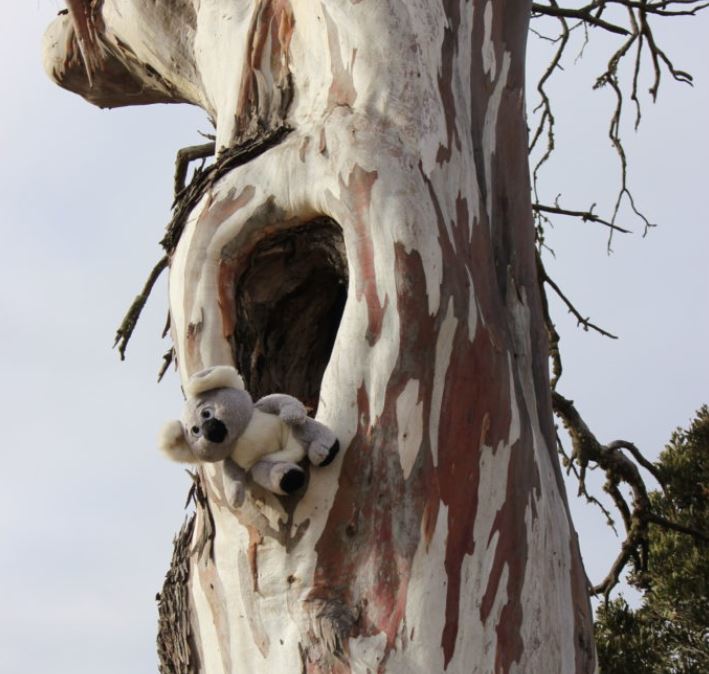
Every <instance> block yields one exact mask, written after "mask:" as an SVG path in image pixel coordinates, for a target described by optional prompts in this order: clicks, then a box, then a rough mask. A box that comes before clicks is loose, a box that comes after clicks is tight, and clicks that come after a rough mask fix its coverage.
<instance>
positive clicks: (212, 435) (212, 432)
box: [202, 417, 227, 442]
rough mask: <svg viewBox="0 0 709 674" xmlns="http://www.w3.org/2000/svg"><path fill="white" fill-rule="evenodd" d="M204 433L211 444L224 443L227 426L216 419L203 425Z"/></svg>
mask: <svg viewBox="0 0 709 674" xmlns="http://www.w3.org/2000/svg"><path fill="white" fill-rule="evenodd" d="M202 432H203V433H204V437H205V438H207V440H209V442H224V438H226V435H227V430H226V426H225V425H224V424H223V423H222V422H221V421H219V419H215V418H214V417H212V418H211V419H207V421H205V422H204V423H203V424H202Z"/></svg>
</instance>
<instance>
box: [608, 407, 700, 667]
mask: <svg viewBox="0 0 709 674" xmlns="http://www.w3.org/2000/svg"><path fill="white" fill-rule="evenodd" d="M658 468H659V469H660V474H661V476H662V478H663V482H664V484H665V490H664V492H663V491H655V492H652V493H651V495H650V499H651V503H652V507H653V511H654V512H655V513H656V514H658V515H661V516H662V517H664V518H666V519H668V520H671V521H673V522H676V523H678V524H681V525H683V526H685V527H691V528H692V529H695V530H698V531H702V532H706V530H707V522H709V507H708V506H707V502H708V501H709V498H708V497H709V407H707V406H704V407H702V408H701V409H700V410H699V411H698V412H697V416H696V418H695V419H694V421H693V423H692V425H691V427H690V428H689V429H688V430H686V431H684V430H679V429H678V430H677V431H675V433H674V434H673V436H672V439H671V440H670V443H669V444H668V445H667V447H666V448H665V450H664V451H663V452H662V454H660V458H659V461H658ZM649 538H650V556H649V568H648V571H647V572H646V573H643V574H636V575H634V576H631V578H630V583H631V584H632V585H634V586H635V587H637V588H638V589H639V590H640V591H641V592H642V604H641V606H640V607H639V608H638V609H637V610H632V609H631V608H630V607H629V606H628V604H627V602H626V601H625V600H624V599H623V598H622V597H619V598H618V599H615V600H613V601H611V602H609V603H608V604H607V605H606V604H602V605H601V606H599V608H598V610H597V612H596V624H595V636H596V645H597V649H598V659H599V665H600V671H601V674H707V672H709V554H707V553H708V550H707V546H706V544H703V543H701V542H698V541H697V540H696V539H695V538H693V537H692V536H689V535H687V534H684V533H680V532H677V531H673V530H669V529H666V528H663V527H660V526H657V525H653V526H652V527H651V529H650V537H649Z"/></svg>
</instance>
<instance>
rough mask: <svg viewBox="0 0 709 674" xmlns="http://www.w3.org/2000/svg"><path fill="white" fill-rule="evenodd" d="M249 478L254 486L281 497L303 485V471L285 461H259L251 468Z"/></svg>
mask: <svg viewBox="0 0 709 674" xmlns="http://www.w3.org/2000/svg"><path fill="white" fill-rule="evenodd" d="M251 477H252V478H253V480H254V482H256V484H259V485H261V486H262V487H264V488H266V489H268V490H269V491H271V492H273V493H274V494H280V495H281V496H285V495H286V494H292V493H293V492H294V491H297V490H298V489H300V488H301V487H302V486H303V485H304V484H305V471H304V470H303V469H302V468H301V467H300V466H299V465H297V464H295V463H289V462H287V461H278V462H274V463H271V462H269V461H259V462H258V463H257V464H255V465H254V466H252V468H251Z"/></svg>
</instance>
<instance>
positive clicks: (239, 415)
mask: <svg viewBox="0 0 709 674" xmlns="http://www.w3.org/2000/svg"><path fill="white" fill-rule="evenodd" d="M185 393H186V394H187V396H188V398H187V403H186V405H185V412H184V414H183V416H182V421H181V422H180V421H171V422H169V423H168V424H167V425H166V426H165V427H164V428H163V430H162V433H161V436H160V443H159V444H160V448H161V449H162V450H163V451H164V452H165V453H166V454H167V455H168V456H169V457H170V458H171V459H173V460H174V461H181V462H186V463H195V462H197V461H207V462H214V461H222V460H224V459H226V458H227V457H228V456H229V455H230V454H231V453H232V451H233V449H234V443H235V442H236V441H237V440H238V439H239V436H241V434H242V433H243V432H244V430H245V429H246V427H247V426H248V424H249V421H251V416H252V414H253V407H254V405H253V401H252V399H251V396H250V395H249V394H248V393H247V392H246V391H244V385H243V382H242V380H241V377H240V376H239V373H238V372H237V371H236V370H235V369H234V368H233V367H230V366H225V365H220V366H217V367H211V368H208V369H207V370H202V371H201V372H198V373H196V374H195V375H193V376H192V377H191V378H190V380H189V382H188V384H187V386H185Z"/></svg>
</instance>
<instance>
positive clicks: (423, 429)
mask: <svg viewBox="0 0 709 674" xmlns="http://www.w3.org/2000/svg"><path fill="white" fill-rule="evenodd" d="M80 4H81V3H72V5H77V7H78V6H79V5H80ZM94 7H95V16H94V17H93V20H92V21H91V14H90V13H89V15H88V19H87V21H89V23H91V25H92V26H93V29H92V30H93V33H91V31H89V32H88V33H87V34H89V33H91V34H93V35H94V36H95V50H96V54H95V58H94V61H95V63H94V65H93V67H92V83H91V84H89V81H88V78H87V76H86V71H85V70H83V69H82V68H83V62H82V60H81V58H80V55H79V47H80V44H79V42H78V40H77V38H76V34H77V33H76V31H78V34H79V35H81V31H82V28H81V22H78V21H77V20H76V11H75V15H74V24H72V23H71V17H60V18H59V19H58V21H57V23H56V24H55V25H54V26H53V27H52V28H51V29H50V31H49V33H48V38H47V46H46V61H47V67H48V70H49V71H50V73H53V76H54V77H55V79H57V81H58V82H59V83H60V84H62V85H63V86H67V87H68V88H71V89H73V90H75V91H77V92H78V93H80V94H82V95H83V96H85V97H86V98H88V99H89V100H91V101H92V102H95V103H98V104H105V105H117V104H132V103H149V102H153V101H155V100H172V101H188V102H192V103H195V104H197V105H201V106H202V107H203V108H204V109H205V110H207V112H208V113H209V114H210V115H211V117H212V118H213V119H214V120H215V123H216V135H217V140H216V145H217V148H218V149H219V148H228V147H231V146H233V145H234V144H238V143H240V142H242V141H244V140H247V139H253V138H258V137H259V135H260V134H263V133H265V132H266V131H267V130H273V129H274V128H277V127H279V126H281V125H287V126H288V127H289V128H290V129H292V131H291V132H290V133H288V134H287V135H285V136H284V137H283V140H282V141H281V142H280V143H279V144H277V145H276V146H275V147H272V148H270V149H268V150H267V151H265V152H263V153H262V154H260V155H259V156H258V157H256V158H255V159H253V160H252V161H250V162H248V163H246V164H244V165H243V166H240V167H238V168H235V169H234V170H232V171H230V172H229V173H227V174H226V175H225V176H223V177H222V178H221V179H220V180H219V181H217V182H216V183H214V184H213V185H212V186H211V187H210V188H209V189H208V190H207V192H206V193H205V194H204V196H203V198H202V199H201V201H200V202H199V204H198V206H197V207H196V208H195V209H194V210H193V211H192V213H191V214H190V216H189V218H188V220H187V222H186V225H185V228H184V231H183V232H182V234H181V237H180V239H179V243H178V244H177V247H176V249H175V250H174V254H173V255H172V257H171V262H170V312H171V319H172V336H173V340H174V343H175V348H176V354H177V359H178V363H179V367H180V374H181V377H182V379H183V382H184V381H185V380H186V378H187V377H189V375H190V374H191V373H193V372H195V371H197V370H199V369H201V368H203V367H206V366H210V365H217V364H227V363H234V364H236V365H237V366H238V367H239V368H240V370H241V371H242V373H243V374H244V375H245V379H246V381H247V387H249V388H251V389H252V391H254V392H255V393H256V394H257V395H260V394H263V393H268V392H270V391H272V390H280V391H284V392H287V393H291V394H294V395H297V396H300V397H301V398H303V399H304V400H306V401H307V402H309V403H310V404H311V406H313V407H317V418H318V419H319V420H320V421H322V422H324V423H326V424H327V425H329V426H330V427H331V428H332V429H333V430H334V431H335V432H336V433H337V435H338V437H339V440H340V443H341V446H342V448H343V451H342V452H341V453H340V456H339V457H338V458H337V460H336V461H335V462H334V463H333V464H332V465H331V466H329V467H327V468H322V469H315V468H314V469H311V470H310V474H309V482H308V484H307V488H306V489H305V490H304V492H302V493H300V494H298V495H297V496H295V497H289V498H279V497H276V496H274V495H272V494H268V493H266V492H264V491H263V490H260V489H259V488H258V487H256V486H254V487H253V489H252V490H251V491H250V493H249V495H248V496H247V499H246V502H245V503H244V505H243V506H242V507H240V508H239V509H237V510H234V509H231V508H230V507H229V506H228V505H227V503H226V501H225V499H224V494H223V485H222V467H221V464H216V465H208V466H204V467H203V468H202V469H201V470H200V476H201V477H200V478H199V479H198V482H197V484H196V486H195V490H196V495H197V499H196V500H197V518H196V521H195V522H194V524H193V525H192V526H191V527H189V528H188V529H186V530H185V531H183V533H182V535H181V537H180V544H181V547H180V546H179V545H178V549H181V550H182V551H183V553H182V556H181V557H180V558H179V559H178V560H177V563H176V565H175V564H173V573H172V574H171V576H170V578H169V579H168V580H170V579H172V581H171V582H172V585H170V586H169V587H168V588H167V589H169V590H170V593H169V596H171V597H173V600H171V601H172V603H173V604H175V603H177V604H180V605H182V602H183V600H182V599H181V597H183V596H184V597H187V598H188V604H189V608H188V610H187V611H186V612H185V611H182V613H180V611H179V610H175V611H174V612H173V613H174V619H170V617H169V615H170V611H171V610H172V609H170V607H169V606H167V607H166V606H165V601H163V617H164V621H163V622H165V623H167V624H168V626H167V627H166V626H165V625H163V626H162V629H161V637H160V639H161V659H162V667H163V671H165V672H169V671H177V672H191V671H194V672H208V673H209V674H221V673H222V672H224V673H229V674H231V673H236V672H249V673H255V672H299V671H307V672H313V673H315V672H350V671H351V672H370V671H371V672H421V673H426V674H429V673H431V672H443V671H444V670H445V671H447V672H456V673H457V672H504V673H508V672H523V673H526V674H529V673H535V672H539V673H542V672H543V673H545V674H546V673H553V672H563V673H567V672H577V673H579V674H580V673H584V674H586V673H590V672H592V671H593V670H594V654H593V645H592V641H591V635H592V632H591V617H590V609H589V603H588V599H587V594H586V591H587V587H586V577H585V574H584V571H583V568H582V565H581V562H580V557H579V552H578V546H577V541H576V535H575V532H574V530H573V527H572V525H571V524H570V521H569V516H568V509H567V505H566V501H565V496H564V491H563V486H562V483H561V478H560V472H559V467H558V462H557V458H556V454H555V445H554V427H553V423H552V413H551V405H550V397H549V386H548V374H547V358H546V353H547V347H546V334H545V330H544V325H543V320H542V314H541V306H540V298H539V291H538V283H537V277H536V268H535V258H534V240H533V228H532V218H531V206H530V196H529V175H528V168H527V129H526V125H525V116H524V51H525V44H526V35H527V29H528V19H529V6H528V5H526V4H524V3H518V2H512V1H504V0H495V1H488V2H485V1H473V2H464V1H462V0H459V1H456V0H444V1H440V2H431V1H430V0H419V1H414V0H412V1H410V2H406V3H402V2H395V1H394V0H327V1H325V0H323V1H322V2H314V1H312V0H308V1H305V0H290V1H289V0H262V1H260V2H259V1H254V0H249V1H246V0H241V1H229V2H227V1H226V0H209V1H204V0H203V1H202V2H195V3H194V5H193V3H191V2H188V1H187V0H183V1H182V2H155V3H143V2H119V1H118V0H113V1H111V0H105V1H104V2H102V3H98V4H97V5H95V6H94ZM119 10H120V11H119ZM77 11H78V10H77ZM84 18H86V17H84ZM74 26H76V27H74ZM83 30H85V31H88V29H86V28H85V29H83ZM87 44H88V41H87V40H86V39H85V40H84V51H87V50H89V47H87V46H86V45H87ZM118 72H120V73H122V74H121V75H120V77H118V76H117V75H116V73H118ZM121 78H122V79H121ZM136 92H137V93H136ZM345 289H346V295H345ZM345 300H346V301H345ZM156 421H158V422H159V421H160V420H156ZM187 539H189V543H190V545H189V548H188V546H186V545H184V543H185V541H186V540H187ZM185 558H187V559H188V562H189V574H188V575H186V574H185V573H184V568H185V567H184V561H185ZM175 569H177V571H175ZM175 579H177V580H175ZM175 586H177V587H178V590H179V591H175ZM180 592H183V593H184V594H180ZM166 596H168V595H167V594H166V593H163V600H165V597H166ZM174 597H177V599H174ZM171 605H172V604H171ZM178 614H180V615H178ZM186 615H187V616H188V618H187V617H185V616H186ZM171 620H172V623H174V622H177V623H179V624H178V626H177V627H176V626H175V624H172V623H171ZM180 621H182V623H180ZM185 623H187V624H185ZM166 630H167V631H166ZM170 630H172V631H170ZM172 643H174V644H179V646H174V647H172V646H170V645H169V644H172ZM178 651H179V652H178Z"/></svg>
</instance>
